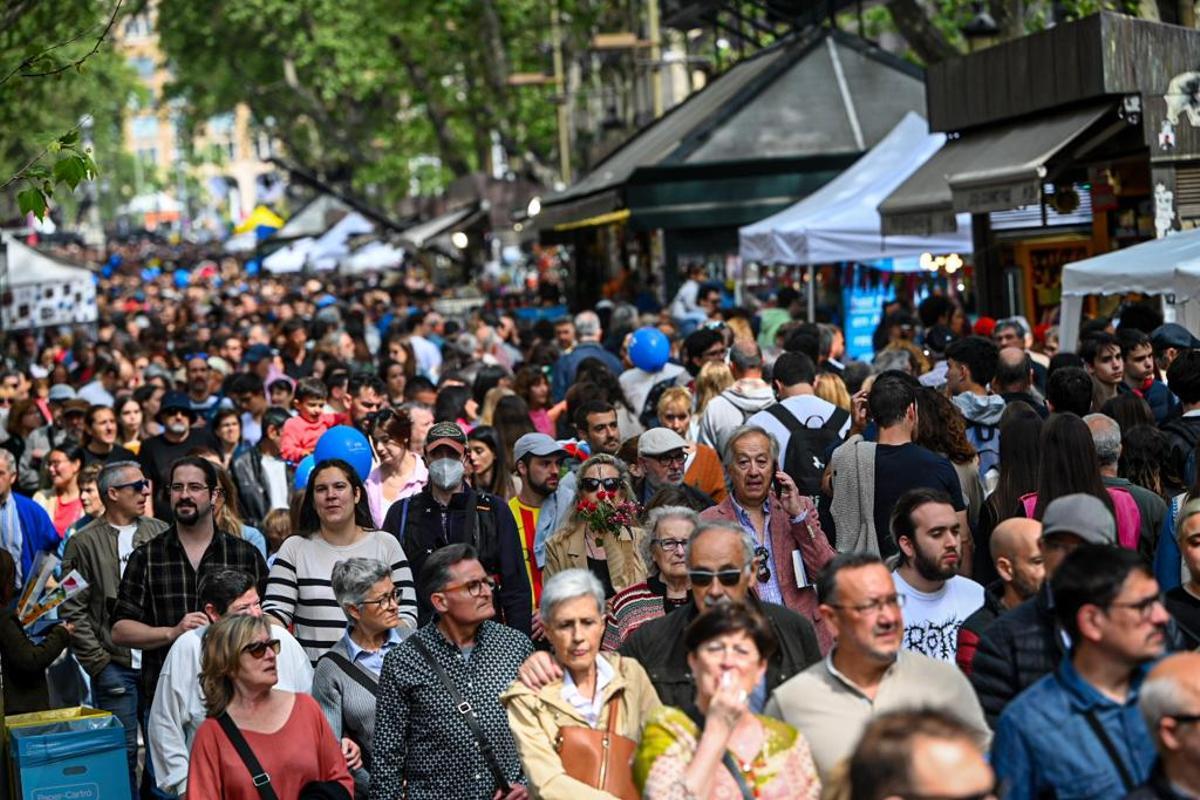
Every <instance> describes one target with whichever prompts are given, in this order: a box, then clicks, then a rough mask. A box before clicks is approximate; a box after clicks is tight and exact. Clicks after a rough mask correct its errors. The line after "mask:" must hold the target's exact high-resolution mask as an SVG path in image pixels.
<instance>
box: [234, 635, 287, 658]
mask: <svg viewBox="0 0 1200 800" xmlns="http://www.w3.org/2000/svg"><path fill="white" fill-rule="evenodd" d="M268 648H270V650H271V652H272V653H274V654H275V655H279V640H278V639H267V640H265V641H258V642H251V643H250V644H248V645H246V646H245V647H243V648H242V652H243V653H249V654H250V655H251V656H252V657H253V658H262V657H263V656H265V655H266V654H267V649H268Z"/></svg>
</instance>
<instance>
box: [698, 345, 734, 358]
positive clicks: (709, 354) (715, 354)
mask: <svg viewBox="0 0 1200 800" xmlns="http://www.w3.org/2000/svg"><path fill="white" fill-rule="evenodd" d="M728 354H729V348H727V347H725V346H724V345H721V346H720V347H715V348H710V349H708V350H705V351H704V352H703V353H702V354H701V356H700V357H701V358H724V357H725V356H727V355H728Z"/></svg>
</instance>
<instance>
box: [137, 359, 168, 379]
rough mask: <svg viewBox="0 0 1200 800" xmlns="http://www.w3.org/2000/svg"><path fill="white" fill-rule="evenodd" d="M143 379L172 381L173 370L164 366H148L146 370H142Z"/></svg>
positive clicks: (155, 364)
mask: <svg viewBox="0 0 1200 800" xmlns="http://www.w3.org/2000/svg"><path fill="white" fill-rule="evenodd" d="M142 377H144V378H145V379H146V380H150V379H151V378H165V379H166V380H168V381H169V380H171V370H169V369H167V368H166V367H164V366H163V365H162V364H157V363H154V364H147V365H146V368H145V369H144V370H142Z"/></svg>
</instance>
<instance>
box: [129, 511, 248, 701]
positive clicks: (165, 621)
mask: <svg viewBox="0 0 1200 800" xmlns="http://www.w3.org/2000/svg"><path fill="white" fill-rule="evenodd" d="M215 568H228V569H237V570H241V571H243V572H247V573H249V574H251V575H253V576H254V580H255V582H256V583H257V584H258V591H259V594H260V595H261V594H262V592H263V590H264V589H265V587H266V582H267V563H266V562H265V561H263V557H262V556H261V555H260V554H259V552H258V550H257V548H255V547H254V545H252V544H250V543H249V542H247V541H246V540H244V539H240V538H238V537H236V536H231V535H230V534H228V533H225V532H223V531H216V533H215V535H214V536H213V539H212V542H211V543H210V544H209V545H208V549H207V550H205V551H204V555H203V556H202V557H201V558H200V569H199V572H203V571H204V570H206V569H215ZM197 583H199V576H198V575H197V570H195V569H192V562H191V561H189V560H188V557H187V553H186V552H185V551H184V549H183V545H182V544H181V543H180V541H179V533H178V532H177V531H176V530H175V526H174V525H172V526H171V527H170V528H167V530H165V531H163V533H162V535H160V536H157V537H155V538H154V539H151V540H150V541H148V542H146V543H145V544H144V545H142V546H141V547H139V548H137V549H136V550H134V551H133V554H132V555H131V556H130V557H129V564H128V566H126V567H125V574H124V575H122V576H121V588H120V589H118V590H117V608H116V611H115V612H114V613H113V615H112V620H113V623H114V624H115V623H116V622H118V621H120V620H123V619H132V620H136V621H137V622H141V623H143V624H146V625H150V626H151V627H156V628H157V627H164V628H170V627H173V626H175V625H177V624H178V623H179V620H181V619H183V617H184V615H185V614H188V613H190V612H192V611H199V610H200V599H199V596H198V594H197V592H196V584H197ZM170 649H171V648H170V646H169V645H164V646H163V647H159V648H156V649H154V650H143V651H142V698H143V702H144V703H145V704H146V705H147V706H149V704H150V701H151V699H152V698H153V697H154V689H155V687H156V686H157V685H158V676H159V673H161V672H162V668H163V664H164V663H165V662H166V660H167V652H168V651H169V650H170Z"/></svg>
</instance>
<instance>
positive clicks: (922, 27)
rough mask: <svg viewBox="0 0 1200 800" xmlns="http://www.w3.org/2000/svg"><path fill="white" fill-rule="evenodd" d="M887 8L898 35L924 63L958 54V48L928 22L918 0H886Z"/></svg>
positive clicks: (931, 62)
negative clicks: (898, 32)
mask: <svg viewBox="0 0 1200 800" xmlns="http://www.w3.org/2000/svg"><path fill="white" fill-rule="evenodd" d="M887 9H888V11H890V12H892V21H893V22H895V23H896V29H897V30H899V31H900V35H901V36H903V37H904V40H905V41H906V42H908V46H909V47H911V48H912V49H913V52H914V53H916V54H917V57H918V58H920V59H921V61H923V62H924V63H925V64H936V63H937V62H939V61H944V60H946V59H947V58H952V57H953V56H956V55H959V52H958V49H957V48H956V47H955V46H954V45H952V44H951V43H950V42H949V41H948V40H947V39H946V37H945V36H943V35H942V32H941V31H939V30H938V29H937V28H936V27H935V26H934V25H933V23H932V22H930V20H929V16H928V15H927V14H926V13H925V9H923V8H922V7H921V4H920V3H919V2H918V0H887Z"/></svg>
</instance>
